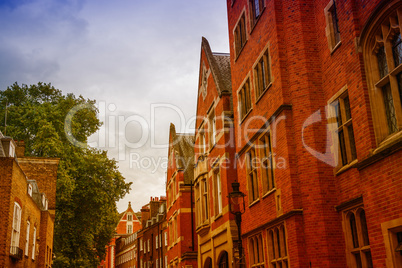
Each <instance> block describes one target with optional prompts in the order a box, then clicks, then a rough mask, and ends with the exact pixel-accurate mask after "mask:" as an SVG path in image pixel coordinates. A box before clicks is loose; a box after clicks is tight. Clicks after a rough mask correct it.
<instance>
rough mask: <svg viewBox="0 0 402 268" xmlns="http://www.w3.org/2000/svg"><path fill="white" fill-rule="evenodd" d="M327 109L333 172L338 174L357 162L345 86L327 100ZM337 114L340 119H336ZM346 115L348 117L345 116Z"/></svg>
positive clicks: (351, 117) (351, 119)
mask: <svg viewBox="0 0 402 268" xmlns="http://www.w3.org/2000/svg"><path fill="white" fill-rule="evenodd" d="M347 106H349V108H347ZM327 107H328V110H327V111H328V114H327V121H328V127H329V130H330V132H331V133H332V146H331V151H332V153H333V154H334V159H335V161H334V164H335V171H336V172H338V171H341V169H342V170H343V169H344V168H348V167H350V166H352V165H353V164H355V163H356V162H357V161H358V160H357V150H356V142H355V140H356V139H355V135H354V128H353V115H352V110H351V103H350V97H349V92H348V86H347V85H345V86H344V87H342V88H341V89H340V90H339V91H338V92H337V93H336V94H335V95H334V96H332V97H331V98H330V99H329V100H328V102H327ZM348 111H349V112H348ZM339 113H340V119H339V118H338V115H339ZM348 113H349V116H348V115H347V114H348ZM340 131H342V133H343V139H342V138H341V137H340V136H339V133H340Z"/></svg>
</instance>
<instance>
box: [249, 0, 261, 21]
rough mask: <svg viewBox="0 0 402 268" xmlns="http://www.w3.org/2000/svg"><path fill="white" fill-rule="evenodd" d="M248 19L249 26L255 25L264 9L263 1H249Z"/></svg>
mask: <svg viewBox="0 0 402 268" xmlns="http://www.w3.org/2000/svg"><path fill="white" fill-rule="evenodd" d="M249 2H250V18H251V24H252V25H255V24H256V23H257V20H258V19H259V18H260V15H261V13H262V11H263V10H264V8H265V0H250V1H249Z"/></svg>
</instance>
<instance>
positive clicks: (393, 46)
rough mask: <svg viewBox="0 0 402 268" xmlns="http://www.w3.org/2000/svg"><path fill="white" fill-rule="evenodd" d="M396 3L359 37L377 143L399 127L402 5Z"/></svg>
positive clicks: (401, 124) (401, 110)
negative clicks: (360, 38) (401, 19)
mask: <svg viewBox="0 0 402 268" xmlns="http://www.w3.org/2000/svg"><path fill="white" fill-rule="evenodd" d="M395 3H396V2H395ZM397 5H399V7H398V6H395V5H388V6H387V7H386V8H387V9H388V10H385V11H384V12H382V13H379V14H380V15H379V16H378V18H375V19H373V23H372V25H371V27H370V28H369V27H367V28H368V30H367V31H366V32H365V34H364V35H363V36H362V46H363V55H364V61H365V64H366V67H367V74H368V75H367V81H368V87H369V96H370V101H371V106H372V107H373V113H372V114H373V121H374V131H375V135H376V141H377V144H379V143H381V142H382V141H383V140H385V139H386V138H387V137H388V136H390V135H392V134H393V133H396V132H399V131H400V130H401V129H402V104H401V99H402V64H401V63H402V41H401V24H400V21H399V18H401V14H402V6H401V3H397ZM385 15H386V16H385Z"/></svg>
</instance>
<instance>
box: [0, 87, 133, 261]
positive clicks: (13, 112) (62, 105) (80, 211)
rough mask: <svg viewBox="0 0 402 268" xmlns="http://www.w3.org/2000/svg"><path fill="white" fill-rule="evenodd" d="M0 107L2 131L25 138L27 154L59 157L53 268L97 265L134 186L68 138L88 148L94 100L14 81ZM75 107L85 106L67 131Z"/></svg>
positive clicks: (100, 155) (95, 122) (0, 94)
mask: <svg viewBox="0 0 402 268" xmlns="http://www.w3.org/2000/svg"><path fill="white" fill-rule="evenodd" d="M0 105H1V107H2V109H0V118H5V112H6V110H7V127H6V128H5V127H4V124H2V125H3V127H2V131H3V133H6V134H7V135H8V136H12V137H13V138H14V139H17V140H24V141H25V144H26V152H25V154H26V155H30V156H40V157H59V158H60V164H59V169H58V177H57V197H56V199H57V200H56V219H55V235H54V253H55V256H56V259H55V260H54V265H53V266H54V267H96V265H97V264H98V260H99V258H98V257H100V258H102V257H103V256H104V255H105V246H106V245H107V244H108V242H109V241H110V239H111V238H112V236H113V233H114V229H115V226H116V223H117V221H118V213H117V209H116V201H118V200H119V199H121V198H122V197H123V196H124V195H125V194H126V193H128V191H129V189H130V183H125V181H124V178H123V176H122V175H121V173H120V172H119V171H118V167H117V163H116V161H115V160H113V159H109V158H108V157H107V154H106V152H105V151H101V150H98V149H94V148H90V147H88V146H76V145H74V144H73V143H71V142H70V140H71V139H70V140H69V139H68V137H69V136H70V137H74V138H75V139H76V140H77V141H78V142H80V143H83V144H85V142H86V141H87V139H88V137H89V136H90V135H92V134H94V133H95V132H96V131H97V130H98V129H99V127H100V126H101V122H100V121H99V119H98V118H97V112H98V110H97V108H96V107H95V101H94V100H90V99H84V98H83V97H82V96H79V97H75V96H74V95H73V94H67V95H63V94H62V92H61V91H60V90H58V89H55V88H54V87H53V86H52V85H51V84H46V83H38V84H37V85H31V86H27V85H21V86H20V85H18V84H17V83H14V84H13V85H12V86H10V87H8V88H7V89H6V90H4V91H0ZM6 107H7V109H5V108H6ZM76 107H85V108H82V109H78V110H77V111H76V112H75V113H74V116H73V117H72V118H71V122H70V125H71V127H69V128H65V122H66V117H67V115H68V114H69V112H70V111H71V110H72V109H74V108H76ZM67 121H68V120H67ZM65 129H67V130H68V131H67V133H66V131H65Z"/></svg>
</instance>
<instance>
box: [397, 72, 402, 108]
mask: <svg viewBox="0 0 402 268" xmlns="http://www.w3.org/2000/svg"><path fill="white" fill-rule="evenodd" d="M396 78H397V80H398V91H399V101H400V104H401V105H402V73H399V74H398V75H397V76H396Z"/></svg>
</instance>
